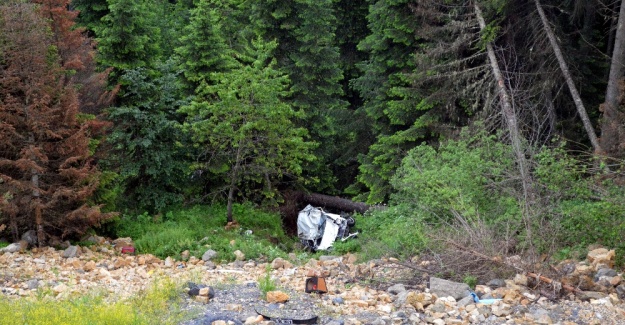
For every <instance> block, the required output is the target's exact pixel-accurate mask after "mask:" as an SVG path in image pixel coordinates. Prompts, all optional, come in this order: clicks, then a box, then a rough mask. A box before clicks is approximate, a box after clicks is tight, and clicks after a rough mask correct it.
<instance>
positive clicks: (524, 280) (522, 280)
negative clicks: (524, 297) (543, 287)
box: [514, 274, 527, 287]
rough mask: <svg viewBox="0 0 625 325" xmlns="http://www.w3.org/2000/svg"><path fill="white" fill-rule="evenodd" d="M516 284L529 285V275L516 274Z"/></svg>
mask: <svg viewBox="0 0 625 325" xmlns="http://www.w3.org/2000/svg"><path fill="white" fill-rule="evenodd" d="M514 284H516V285H520V286H524V287H527V276H526V275H525V274H517V275H515V276H514Z"/></svg>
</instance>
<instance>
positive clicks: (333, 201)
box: [296, 191, 371, 213]
mask: <svg viewBox="0 0 625 325" xmlns="http://www.w3.org/2000/svg"><path fill="white" fill-rule="evenodd" d="M296 200H297V202H300V203H302V202H303V203H307V204H310V205H312V206H315V207H320V208H323V209H328V210H333V211H344V212H358V213H365V212H366V211H367V210H369V208H370V207H371V206H369V205H368V204H366V203H363V202H354V201H352V200H350V199H344V198H340V197H338V196H330V195H325V194H319V193H304V192H301V191H298V192H296Z"/></svg>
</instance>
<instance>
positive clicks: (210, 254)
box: [202, 249, 217, 262]
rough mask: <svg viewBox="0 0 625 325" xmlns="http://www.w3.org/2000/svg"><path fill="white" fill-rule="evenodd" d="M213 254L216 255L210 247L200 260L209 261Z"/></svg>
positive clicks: (213, 256)
mask: <svg viewBox="0 0 625 325" xmlns="http://www.w3.org/2000/svg"><path fill="white" fill-rule="evenodd" d="M215 256H217V252H215V251H214V250H212V249H209V250H207V251H206V252H205V253H204V255H202V261H204V262H207V261H210V260H212V259H213V258H215Z"/></svg>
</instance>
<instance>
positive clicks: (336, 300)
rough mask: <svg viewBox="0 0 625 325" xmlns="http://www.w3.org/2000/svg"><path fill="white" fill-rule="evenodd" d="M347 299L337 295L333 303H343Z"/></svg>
mask: <svg viewBox="0 0 625 325" xmlns="http://www.w3.org/2000/svg"><path fill="white" fill-rule="evenodd" d="M344 302H345V301H344V300H343V298H341V297H336V298H334V299H332V304H334V305H342V304H343V303H344Z"/></svg>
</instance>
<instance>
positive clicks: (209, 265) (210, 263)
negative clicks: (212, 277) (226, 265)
mask: <svg viewBox="0 0 625 325" xmlns="http://www.w3.org/2000/svg"><path fill="white" fill-rule="evenodd" d="M204 266H205V267H206V268H207V269H209V270H214V269H215V268H217V266H216V265H215V263H213V261H207V262H205V263H204Z"/></svg>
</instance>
